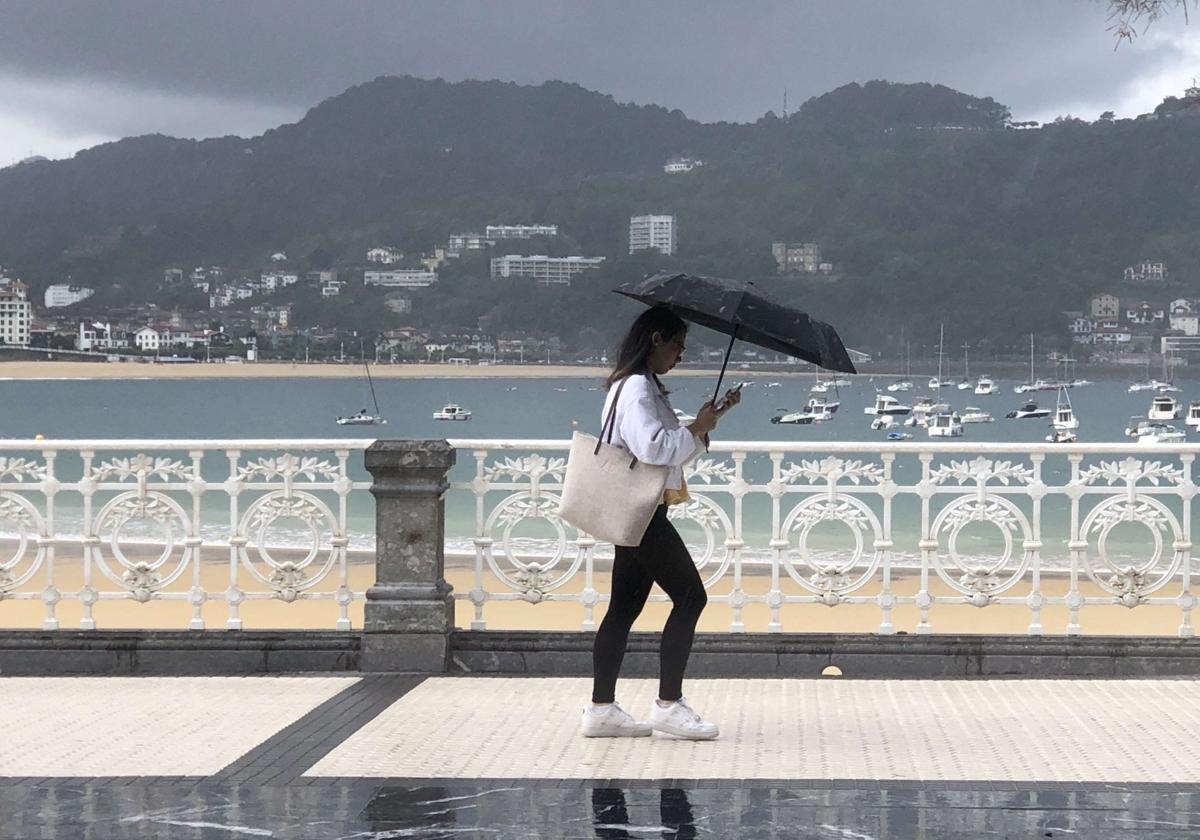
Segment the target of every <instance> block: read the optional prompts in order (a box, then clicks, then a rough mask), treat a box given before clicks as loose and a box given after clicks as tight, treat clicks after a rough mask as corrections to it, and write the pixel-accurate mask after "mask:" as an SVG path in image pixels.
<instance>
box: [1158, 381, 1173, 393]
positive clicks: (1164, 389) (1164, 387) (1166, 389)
mask: <svg viewBox="0 0 1200 840" xmlns="http://www.w3.org/2000/svg"><path fill="white" fill-rule="evenodd" d="M1154 390H1155V391H1158V393H1160V394H1178V393H1179V388H1178V387H1177V386H1175V385H1172V384H1171V383H1170V382H1158V383H1156V384H1155V386H1154Z"/></svg>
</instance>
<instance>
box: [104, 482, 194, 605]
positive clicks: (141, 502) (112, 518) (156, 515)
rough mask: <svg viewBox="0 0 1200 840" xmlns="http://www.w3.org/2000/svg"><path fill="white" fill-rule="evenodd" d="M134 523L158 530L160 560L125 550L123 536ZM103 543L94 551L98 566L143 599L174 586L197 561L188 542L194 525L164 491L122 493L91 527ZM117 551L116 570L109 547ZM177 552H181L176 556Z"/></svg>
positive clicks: (113, 552)
mask: <svg viewBox="0 0 1200 840" xmlns="http://www.w3.org/2000/svg"><path fill="white" fill-rule="evenodd" d="M135 523H148V524H149V525H150V526H151V527H152V528H155V529H156V530H157V531H158V539H157V540H156V544H158V545H161V546H162V548H161V550H160V551H159V554H158V557H157V559H153V560H134V559H131V558H130V557H129V556H128V555H127V554H126V553H125V550H124V548H122V546H121V540H122V536H123V532H124V531H126V529H127V528H128V527H129V526H131V525H134V524H135ZM92 532H93V534H95V536H96V537H97V538H98V543H97V544H96V545H94V546H92V547H91V550H92V556H93V557H94V558H95V560H96V565H97V566H99V568H100V571H101V572H102V573H103V574H104V576H105V577H107V578H108V579H109V580H111V581H113V582H114V583H116V584H118V585H119V586H122V587H124V588H125V589H127V590H129V593H130V594H131V595H132V596H133V597H134V599H135V600H138V601H143V602H144V601H148V600H150V599H151V598H152V597H154V594H155V593H156V592H159V591H161V590H162V589H163V588H165V587H167V586H170V585H171V583H173V582H174V581H175V580H176V579H177V578H178V577H179V576H180V575H181V574H183V572H184V570H185V569H187V567H188V565H189V563H190V562H191V560H192V555H193V552H194V549H193V547H192V546H190V545H188V544H186V542H184V543H182V544H180V540H182V539H185V538H186V537H187V536H188V534H190V533H191V524H190V520H189V518H188V515H187V513H186V512H185V511H184V509H183V507H182V506H181V505H180V504H179V503H178V502H176V501H175V500H174V499H172V498H171V497H170V496H167V495H166V494H164V493H158V492H156V491H153V490H151V491H146V492H139V491H137V490H130V491H127V492H125V493H119V494H118V495H116V496H114V497H113V498H112V499H110V500H109V501H108V503H107V504H105V505H104V507H102V508H101V509H100V512H99V513H98V514H97V515H96V518H95V520H94V522H93V524H92ZM106 545H107V547H108V549H109V551H111V552H112V560H113V561H115V563H116V568H113V566H111V565H110V564H109V558H108V557H106V556H105V552H104V546H106ZM176 548H179V549H180V551H179V553H178V557H177V558H176Z"/></svg>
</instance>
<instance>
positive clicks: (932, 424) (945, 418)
mask: <svg viewBox="0 0 1200 840" xmlns="http://www.w3.org/2000/svg"><path fill="white" fill-rule="evenodd" d="M925 431H926V432H927V433H928V434H929V436H930V437H931V438H935V437H962V433H963V424H962V419H961V418H960V417H959V416H958V414H957V413H956V412H954V411H951V410H950V409H949V408H946V409H945V410H944V411H939V412H937V413H936V414H932V415H930V417H929V423H928V424H927V425H926V426H925Z"/></svg>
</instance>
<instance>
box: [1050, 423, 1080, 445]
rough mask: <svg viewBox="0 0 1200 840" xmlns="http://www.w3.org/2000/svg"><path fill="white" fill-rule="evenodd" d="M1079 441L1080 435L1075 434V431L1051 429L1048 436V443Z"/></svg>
mask: <svg viewBox="0 0 1200 840" xmlns="http://www.w3.org/2000/svg"><path fill="white" fill-rule="evenodd" d="M1078 440H1079V435H1077V434H1075V430H1074V429H1056V428H1054V427H1053V426H1051V427H1050V434H1048V435H1046V442H1047V443H1075V442H1076V441H1078Z"/></svg>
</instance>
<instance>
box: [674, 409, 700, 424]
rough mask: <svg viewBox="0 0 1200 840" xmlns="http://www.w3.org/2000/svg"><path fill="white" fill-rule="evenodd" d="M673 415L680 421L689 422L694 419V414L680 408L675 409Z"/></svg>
mask: <svg viewBox="0 0 1200 840" xmlns="http://www.w3.org/2000/svg"><path fill="white" fill-rule="evenodd" d="M675 416H676V417H678V418H679V422H680V423H691V422H692V421H693V420H695V419H696V415H695V414H688V413H687V412H686V411H684V410H683V409H682V408H677V409H675Z"/></svg>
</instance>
